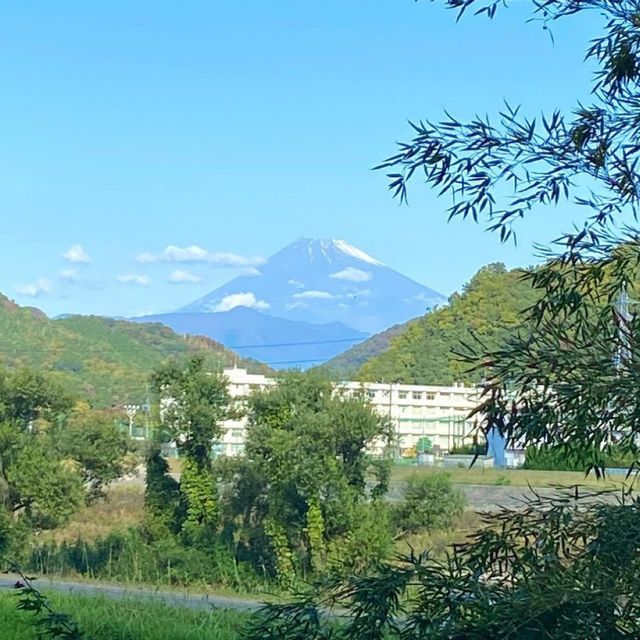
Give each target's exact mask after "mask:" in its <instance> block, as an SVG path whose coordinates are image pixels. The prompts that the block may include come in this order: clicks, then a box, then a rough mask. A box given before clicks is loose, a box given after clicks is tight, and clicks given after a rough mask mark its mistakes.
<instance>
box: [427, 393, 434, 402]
mask: <svg viewBox="0 0 640 640" xmlns="http://www.w3.org/2000/svg"><path fill="white" fill-rule="evenodd" d="M435 399H436V394H435V393H433V392H429V391H428V392H427V400H435Z"/></svg>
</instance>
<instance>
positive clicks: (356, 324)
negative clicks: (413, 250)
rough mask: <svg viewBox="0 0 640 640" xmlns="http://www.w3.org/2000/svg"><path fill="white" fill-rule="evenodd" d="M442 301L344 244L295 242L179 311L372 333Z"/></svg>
mask: <svg viewBox="0 0 640 640" xmlns="http://www.w3.org/2000/svg"><path fill="white" fill-rule="evenodd" d="M443 302H445V298H444V296H442V295H441V294H439V293H437V292H436V291H434V290H433V289H430V288H428V287H426V286H424V285H422V284H419V283H418V282H415V281H414V280H411V279H410V278H408V277H406V276H404V275H402V274H400V273H398V272H397V271H395V270H393V269H391V268H390V267H387V266H386V265H384V264H383V263H382V262H381V261H380V260H377V259H376V258H374V257H372V256H370V255H369V254H367V253H366V252H364V251H363V250H361V249H359V248H357V247H354V246H352V245H351V244H349V243H348V242H346V241H344V240H327V239H323V240H319V239H313V238H300V239H299V240H296V241H295V242H292V243H291V244H289V245H287V246H286V247H284V248H283V249H281V250H280V251H278V252H277V253H275V254H274V255H273V256H271V257H270V258H269V259H268V260H267V261H266V262H265V263H264V264H262V265H261V266H260V267H259V269H258V271H256V270H254V271H253V272H251V273H244V274H241V275H240V276H238V277H237V278H234V279H233V280H231V281H230V282H228V283H227V284H225V285H223V286H221V287H219V288H217V289H215V290H214V291H212V292H211V293H209V294H207V295H206V296H204V297H203V298H201V299H199V300H196V301H195V302H193V303H192V304H190V305H188V306H186V307H184V308H183V309H181V310H180V311H181V312H183V313H211V312H218V311H222V310H229V309H232V308H234V307H235V306H238V305H242V306H246V307H249V308H254V309H259V310H261V311H262V312H263V313H267V314H268V315H271V316H276V317H281V318H286V319H289V320H299V321H305V322H312V323H327V322H342V323H344V324H346V325H347V326H350V327H352V328H354V329H356V330H358V331H364V332H367V333H373V332H377V331H380V330H383V329H386V328H387V327H389V326H391V325H394V324H397V323H399V322H404V321H406V320H408V319H410V318H413V317H416V316H418V315H422V314H423V313H424V312H425V311H426V310H427V309H429V308H432V307H434V306H435V305H437V304H442V303H443ZM258 305H259V306H258Z"/></svg>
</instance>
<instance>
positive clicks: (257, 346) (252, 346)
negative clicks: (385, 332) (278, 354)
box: [225, 338, 367, 349]
mask: <svg viewBox="0 0 640 640" xmlns="http://www.w3.org/2000/svg"><path fill="white" fill-rule="evenodd" d="M366 339H367V338H341V339H339V340H310V341H309V342H280V343H273V344H243V345H228V346H227V347H226V348H227V349H267V348H271V347H297V346H309V345H315V344H337V343H340V342H362V341H364V340H366ZM225 346H226V345H225Z"/></svg>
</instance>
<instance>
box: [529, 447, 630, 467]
mask: <svg viewBox="0 0 640 640" xmlns="http://www.w3.org/2000/svg"><path fill="white" fill-rule="evenodd" d="M636 457H637V456H634V455H633V454H632V453H629V452H625V451H622V450H621V448H620V447H619V446H616V445H612V446H610V447H607V448H605V449H603V450H600V449H596V448H594V447H583V448H582V449H578V448H576V446H575V445H574V446H573V448H572V450H571V451H568V450H567V449H566V448H565V447H563V446H555V447H547V446H542V447H529V448H528V449H527V456H526V461H525V463H524V468H525V469H532V470H541V471H582V472H586V471H588V470H589V469H590V468H591V467H592V466H594V465H595V466H599V467H623V468H629V467H631V466H632V465H633V464H634V462H635V459H636Z"/></svg>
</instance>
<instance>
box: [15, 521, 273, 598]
mask: <svg viewBox="0 0 640 640" xmlns="http://www.w3.org/2000/svg"><path fill="white" fill-rule="evenodd" d="M25 568H26V569H27V570H29V571H35V572H38V573H42V574H60V575H65V574H66V575H70V574H71V575H73V574H80V575H83V576H87V577H90V578H100V579H107V580H119V581H123V582H141V583H151V584H160V585H162V584H166V585H180V586H186V585H190V584H216V585H223V586H228V587H232V588H236V589H242V590H249V589H253V588H256V587H264V585H263V584H262V583H261V581H260V580H259V579H258V577H257V576H256V574H255V572H254V571H253V569H252V568H251V567H250V566H249V565H248V564H247V563H237V562H236V560H235V558H234V556H233V553H232V552H231V550H230V549H229V548H228V547H226V546H225V545H222V544H220V543H215V542H212V544H211V545H210V546H209V547H208V548H206V549H204V548H201V547H187V546H184V545H182V544H180V542H179V541H178V539H177V538H175V537H173V536H168V537H166V538H162V539H158V540H149V539H148V538H147V537H146V536H145V535H144V533H143V532H142V531H141V529H139V528H131V529H128V530H126V531H116V532H113V533H111V534H110V535H108V536H106V537H104V538H100V539H98V540H96V541H94V542H86V541H84V540H77V541H75V542H71V543H67V542H65V543H62V544H44V545H40V546H39V547H37V548H35V549H33V550H32V552H31V557H30V560H29V562H28V563H27V564H26V565H25Z"/></svg>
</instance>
